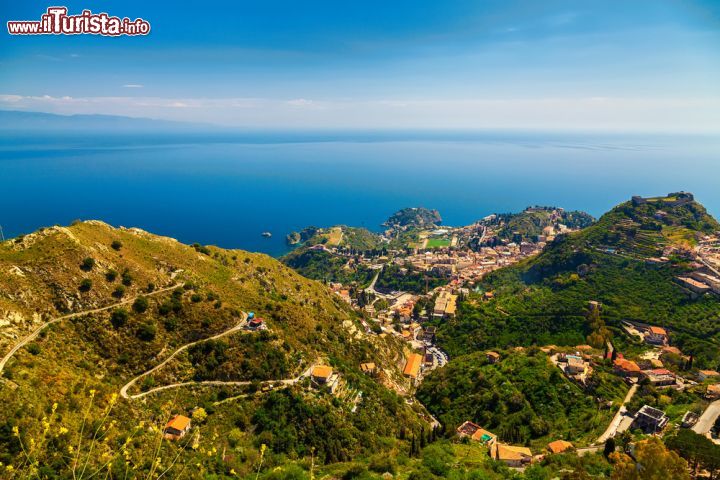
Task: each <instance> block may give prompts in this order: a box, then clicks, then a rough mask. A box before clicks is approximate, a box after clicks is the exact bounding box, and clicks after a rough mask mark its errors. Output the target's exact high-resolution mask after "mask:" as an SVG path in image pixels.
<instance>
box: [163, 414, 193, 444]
mask: <svg viewBox="0 0 720 480" xmlns="http://www.w3.org/2000/svg"><path fill="white" fill-rule="evenodd" d="M191 427H192V422H191V421H190V419H189V418H188V417H186V416H185V415H175V416H174V417H172V418H171V419H170V421H169V422H168V423H167V425H165V428H164V429H163V434H164V436H165V438H167V439H168V440H179V439H181V438H183V437H184V436H185V434H187V432H189V431H190V428H191Z"/></svg>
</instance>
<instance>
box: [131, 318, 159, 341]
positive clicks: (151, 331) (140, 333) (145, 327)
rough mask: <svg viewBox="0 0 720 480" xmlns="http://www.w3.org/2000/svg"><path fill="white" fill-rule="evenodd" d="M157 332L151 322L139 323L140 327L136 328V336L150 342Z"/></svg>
mask: <svg viewBox="0 0 720 480" xmlns="http://www.w3.org/2000/svg"><path fill="white" fill-rule="evenodd" d="M156 334H157V327H156V326H155V324H154V323H153V322H145V323H143V324H141V325H140V328H138V330H137V333H136V335H137V337H138V338H139V339H140V340H144V341H146V342H150V341H152V340H155V335H156Z"/></svg>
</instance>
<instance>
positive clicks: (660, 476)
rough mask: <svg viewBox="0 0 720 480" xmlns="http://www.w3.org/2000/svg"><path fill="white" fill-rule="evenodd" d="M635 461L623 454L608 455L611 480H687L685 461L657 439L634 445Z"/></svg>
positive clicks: (652, 438)
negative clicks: (610, 464) (611, 467)
mask: <svg viewBox="0 0 720 480" xmlns="http://www.w3.org/2000/svg"><path fill="white" fill-rule="evenodd" d="M635 459H636V460H635V461H633V459H632V458H631V457H630V456H628V455H627V454H624V453H619V452H615V453H613V454H612V455H610V461H611V462H612V463H613V473H612V477H611V478H612V479H613V480H669V479H672V480H689V479H690V474H689V473H688V464H687V462H686V461H685V460H683V459H682V458H680V456H679V455H678V454H677V453H675V452H672V451H669V450H668V449H667V448H665V445H663V443H662V441H660V439H659V438H656V437H651V438H648V439H647V440H643V441H640V442H638V443H636V444H635Z"/></svg>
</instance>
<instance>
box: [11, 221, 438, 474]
mask: <svg viewBox="0 0 720 480" xmlns="http://www.w3.org/2000/svg"><path fill="white" fill-rule="evenodd" d="M0 271H2V272H3V275H0V292H1V293H0V320H1V321H2V322H3V333H4V335H3V336H2V337H1V339H0V348H1V349H2V355H5V354H6V353H7V352H10V351H11V348H12V347H13V346H14V345H17V344H18V342H19V341H20V340H21V339H23V338H24V337H25V336H26V335H27V334H28V333H30V332H31V331H33V330H34V329H36V328H37V327H39V326H40V325H42V323H43V322H46V321H49V320H53V319H57V318H60V320H58V321H56V322H55V323H52V324H51V325H49V326H48V327H47V328H45V329H43V330H42V331H41V332H40V334H39V335H38V336H37V337H36V338H34V339H32V340H31V341H29V342H28V343H26V344H25V345H24V346H22V347H21V348H19V349H18V350H17V352H15V354H14V355H12V356H9V357H8V360H7V364H5V365H4V369H3V371H2V380H1V383H0V402H2V404H3V405H4V408H3V409H2V410H1V411H0V462H2V463H3V465H6V466H7V465H10V466H11V467H12V468H14V469H17V470H18V471H22V472H24V476H21V477H20V478H26V477H32V478H36V475H35V473H38V472H40V473H38V475H37V477H38V478H56V477H55V476H53V475H55V474H58V475H61V477H57V478H70V477H72V476H73V475H75V477H76V478H88V477H89V476H90V475H91V474H92V473H93V472H98V471H102V472H105V469H110V471H111V472H112V475H111V476H110V477H109V478H137V477H140V478H146V477H148V476H152V477H153V478H154V477H156V476H157V475H159V474H160V473H161V472H166V473H165V474H164V476H165V477H169V478H176V477H177V476H178V475H179V474H180V472H185V473H184V475H186V476H188V477H189V478H199V477H204V476H212V475H220V476H221V477H223V478H224V476H226V475H227V476H228V477H233V476H234V474H231V472H235V473H236V474H237V475H248V474H250V472H253V471H257V469H258V468H259V467H261V469H262V470H263V471H264V470H265V469H266V468H270V467H273V466H276V465H279V464H282V463H285V462H286V461H288V459H293V458H297V459H301V458H304V457H306V456H309V455H312V456H313V458H314V459H315V460H314V461H315V462H317V464H318V465H323V464H324V463H326V462H327V463H332V462H337V461H346V460H349V459H350V458H354V457H357V456H363V455H370V454H371V453H377V452H383V451H388V450H390V449H399V450H401V451H406V450H408V449H409V448H410V446H409V443H408V438H409V434H410V432H420V430H421V429H422V428H423V425H425V427H424V428H427V425H426V424H425V423H424V422H423V421H422V420H420V419H419V417H418V416H417V414H416V413H415V412H414V410H413V408H412V407H411V406H408V405H406V403H405V402H404V401H403V400H402V398H401V397H399V396H398V395H397V394H396V393H395V392H394V391H392V390H390V389H388V388H386V387H385V386H384V385H386V384H387V385H391V386H392V385H397V388H400V389H402V388H406V387H407V385H406V384H405V380H404V379H403V378H402V375H401V369H402V367H403V364H404V352H403V346H402V345H400V343H399V342H398V341H397V340H395V339H394V338H392V337H380V336H374V335H373V336H369V335H365V334H364V333H363V332H364V329H363V328H362V326H361V325H360V324H359V322H358V319H357V318H356V316H355V314H354V313H353V312H352V311H351V310H349V309H348V308H347V306H346V305H345V304H344V303H343V302H342V301H340V300H339V299H338V298H337V297H336V296H335V295H332V294H331V293H330V292H328V291H327V290H326V288H325V287H324V286H322V285H321V284H319V283H316V282H314V281H311V280H308V279H306V278H304V277H302V276H300V275H299V274H297V273H295V272H293V271H292V270H290V269H289V268H287V267H285V266H283V265H282V264H281V263H280V262H278V261H276V260H274V259H272V258H270V257H267V256H265V255H261V254H250V253H247V252H243V251H239V250H223V249H219V248H215V247H205V246H200V245H195V246H187V245H183V244H181V243H179V242H176V241H175V240H172V239H169V238H163V237H157V236H154V235H151V234H149V233H146V232H143V231H140V230H134V229H115V228H112V227H110V226H108V225H106V224H103V223H101V222H85V223H78V224H75V225H73V226H71V227H67V228H65V227H53V228H49V229H44V230H42V231H39V232H37V233H34V234H31V235H27V236H25V237H22V238H18V239H14V240H10V241H6V242H4V243H2V244H0ZM6 272H9V273H8V274H6ZM249 311H254V312H255V313H256V314H257V315H258V316H261V317H263V318H264V319H265V322H266V324H267V327H268V329H267V330H265V331H260V332H251V331H246V330H244V329H242V328H237V329H234V327H235V326H242V322H243V321H244V319H245V316H246V313H247V312H249ZM73 313H78V315H77V316H70V317H67V318H64V317H63V315H72V314H73ZM216 335H218V336H219V337H218V338H217V339H215V340H211V341H207V342H204V341H203V340H206V339H209V338H210V337H213V336H216ZM196 341H200V342H199V343H197V344H194V345H191V346H189V347H188V348H185V349H180V347H182V346H184V345H186V344H189V343H190V342H196ZM165 360H167V363H164V364H163V366H162V367H161V368H159V369H158V370H156V371H154V372H152V373H151V374H148V375H144V376H142V374H143V373H144V372H147V371H148V370H149V369H151V368H153V367H155V366H157V365H159V364H161V362H164V361H165ZM367 361H372V362H375V363H376V364H377V365H378V367H379V368H380V369H381V370H382V374H381V378H379V379H374V378H371V377H369V376H367V375H364V374H361V373H360V370H359V364H360V363H361V362H367ZM319 363H323V364H329V365H331V366H332V367H333V369H334V371H336V372H339V373H340V375H341V382H340V384H339V388H338V390H337V391H336V393H335V394H334V395H333V394H331V393H330V392H328V391H324V390H323V389H320V390H316V389H311V388H309V380H308V379H307V378H305V379H301V380H299V381H297V383H295V380H294V379H297V378H298V376H299V375H301V374H302V373H303V372H305V371H306V370H307V369H308V368H309V367H310V366H312V365H314V364H319ZM134 379H136V380H137V381H135V382H134V383H132V382H131V380H134ZM283 380H284V381H287V382H289V383H282V382H281V381H283ZM198 381H200V382H202V381H220V382H230V383H226V384H218V383H215V384H212V383H208V384H200V385H184V386H178V387H172V388H166V389H160V390H155V389H157V388H159V387H163V386H171V385H172V384H175V383H182V382H198ZM129 382H130V383H129ZM233 382H234V383H233ZM123 386H126V392H127V393H126V395H127V398H126V397H124V396H123V393H124V392H123ZM359 393H362V395H361V396H359V395H358V394H359ZM173 414H183V415H187V416H192V418H193V428H192V430H191V432H190V433H189V434H188V435H187V436H186V437H185V438H184V439H182V440H181V441H178V442H169V441H163V440H162V433H161V430H162V428H163V427H164V425H165V422H167V421H168V420H169V418H170V417H171V415H173ZM262 445H265V446H266V447H262ZM81 470H82V471H83V472H84V473H83V474H82V475H81V474H80V471H81ZM51 474H52V475H51ZM95 476H97V475H95ZM104 476H105V474H104V473H103V477H104ZM207 478H210V477H207ZM212 478H215V477H212Z"/></svg>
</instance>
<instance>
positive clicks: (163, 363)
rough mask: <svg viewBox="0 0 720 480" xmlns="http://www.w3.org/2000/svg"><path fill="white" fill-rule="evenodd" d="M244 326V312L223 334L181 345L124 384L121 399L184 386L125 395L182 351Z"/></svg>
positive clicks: (245, 319)
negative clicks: (138, 382)
mask: <svg viewBox="0 0 720 480" xmlns="http://www.w3.org/2000/svg"><path fill="white" fill-rule="evenodd" d="M246 324H247V314H246V313H245V312H243V313H242V319H241V320H240V321H239V322H238V324H237V325H235V326H234V327H232V328H229V329H227V330H225V331H224V332H221V333H218V334H217V335H214V336H212V337H208V338H203V339H201V340H196V341H194V342H190V343H186V344H185V345H183V346H182V347H180V348H178V349H177V350H175V351H174V352H173V353H172V354H171V355H170V356H169V357H167V358H166V359H165V360H163V361H162V362H160V363H158V364H157V365H155V366H154V367H153V368H151V369H150V370H148V371H147V372H145V373H141V374H140V375H138V376H137V377H135V378H133V379H132V380H130V381H129V382H128V383H126V384H125V385H124V386H123V387H122V388H121V389H120V396H121V397H123V398H139V397H142V396H143V395H144V394H147V393H150V392H152V391H156V390H158V389H163V388H173V386H180V385H184V384H179V383H178V384H174V385H166V386H165V387H158V388H157V389H153V390H149V391H147V392H145V393H144V394H140V395H130V396H128V393H127V391H128V389H129V388H130V387H132V386H133V385H135V383H136V382H137V381H138V380H140V379H141V378H143V377H146V376H148V375H150V374H151V373H153V372H154V371H156V370H159V369H160V368H162V367H163V366H165V364H167V363H168V362H169V361H170V360H172V359H173V358H175V356H176V355H177V354H178V353H180V352H182V351H184V350H187V349H188V348H190V347H192V346H194V345H197V344H198V343H203V342H207V341H210V340H217V339H218V338H222V337H224V336H226V335H230V334H231V333H235V332H237V331H239V330H241V329H242V328H243V327H244V326H245V325H246ZM192 383H198V382H187V383H186V384H192Z"/></svg>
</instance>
